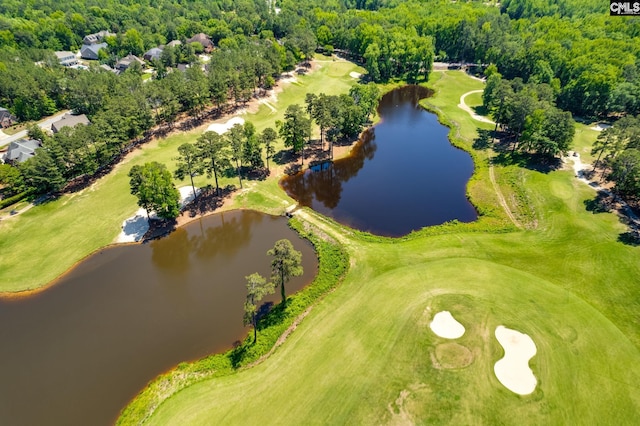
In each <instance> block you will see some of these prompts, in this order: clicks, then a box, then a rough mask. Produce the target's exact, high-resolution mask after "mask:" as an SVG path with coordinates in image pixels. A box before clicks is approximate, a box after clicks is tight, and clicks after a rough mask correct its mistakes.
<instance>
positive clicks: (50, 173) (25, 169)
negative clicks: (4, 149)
mask: <svg viewBox="0 0 640 426" xmlns="http://www.w3.org/2000/svg"><path fill="white" fill-rule="evenodd" d="M18 167H19V169H20V173H21V174H22V176H24V182H25V184H26V186H27V187H28V188H32V189H33V190H34V191H35V192H37V193H39V194H47V193H50V192H58V191H60V190H62V188H64V186H65V184H66V183H67V181H66V179H65V178H64V175H63V169H62V168H61V166H60V164H59V163H58V161H56V158H54V156H53V155H52V154H51V153H50V151H49V150H48V149H45V148H38V149H36V155H35V156H34V157H32V158H29V159H28V160H27V161H25V162H24V163H21V164H20V165H19V166H18Z"/></svg>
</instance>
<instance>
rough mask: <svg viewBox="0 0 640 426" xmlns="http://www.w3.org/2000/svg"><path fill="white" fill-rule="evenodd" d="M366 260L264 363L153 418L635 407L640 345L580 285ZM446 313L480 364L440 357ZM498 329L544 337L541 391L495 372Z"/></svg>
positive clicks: (255, 420) (491, 418) (557, 420)
mask: <svg viewBox="0 0 640 426" xmlns="http://www.w3.org/2000/svg"><path fill="white" fill-rule="evenodd" d="M367 269H368V267H367V266H364V267H363V268H356V269H355V270H354V271H352V273H351V275H350V277H351V278H350V279H349V280H347V281H346V282H345V283H344V284H343V286H342V287H340V288H339V289H338V290H337V291H336V292H335V293H334V294H332V295H331V296H329V297H328V298H327V299H326V300H325V301H324V302H323V303H322V304H321V305H320V306H318V307H316V309H315V310H314V311H313V312H312V314H311V315H310V316H309V317H308V318H307V320H305V322H304V323H303V324H302V325H301V326H300V327H299V328H298V330H296V333H294V335H292V336H291V337H290V341H288V342H287V344H286V345H285V346H284V347H282V348H281V349H279V350H278V351H277V352H276V354H274V355H273V356H272V357H271V358H270V359H269V360H267V361H266V362H265V363H263V364H262V365H260V366H258V367H255V368H253V369H251V370H248V371H243V372H241V373H239V374H236V375H233V376H228V377H223V378H217V379H213V380H207V381H204V382H202V383H199V384H197V385H194V386H192V387H190V388H187V389H185V390H183V391H181V392H180V393H178V394H177V395H175V396H174V397H172V398H170V399H169V400H167V401H166V402H165V403H164V404H162V405H161V406H160V408H159V409H158V410H157V411H156V413H155V414H154V416H153V417H152V418H151V422H150V423H151V424H207V423H208V424H211V423H212V422H213V423H218V422H224V423H225V424H247V425H250V424H327V423H340V424H371V423H387V422H395V421H399V420H402V417H403V416H405V417H406V418H405V420H406V419H407V418H408V419H413V420H416V421H418V422H419V423H427V424H431V423H456V424H477V423H484V424H513V423H515V420H516V419H517V423H518V424H541V423H545V424H566V422H571V423H572V424H576V423H582V424H602V423H603V421H606V422H607V423H608V422H609V421H614V422H616V423H620V422H623V423H628V422H629V421H632V420H633V418H634V416H635V415H636V414H637V413H638V401H637V389H636V383H637V379H638V378H639V377H638V374H637V371H638V370H637V368H634V363H636V362H637V361H638V358H639V356H640V354H639V353H638V350H637V349H636V348H635V347H634V346H633V345H632V344H631V343H630V342H629V340H628V339H626V338H625V336H624V335H623V334H622V333H621V332H620V331H619V330H618V329H617V328H616V327H615V326H614V325H613V324H612V323H611V322H609V321H607V320H606V318H604V317H603V316H602V315H600V314H599V313H598V312H596V311H595V310H594V309H593V308H591V307H590V306H589V305H588V304H586V303H584V302H583V301H581V300H580V299H578V298H576V297H575V296H573V295H571V294H570V293H568V292H565V291H563V290H560V289H558V288H557V287H555V286H554V285H552V284H550V283H548V282H545V281H543V280H540V279H539V278H537V277H535V276H532V275H530V274H526V273H523V272H521V271H517V270H514V269H512V268H508V267H504V266H500V265H497V264H494V263H491V262H485V261H480V260H476V259H446V260H440V261H434V262H426V263H422V264H417V265H411V266H407V267H404V268H398V269H394V270H393V271H391V272H388V273H384V274H382V275H379V276H378V277H376V278H375V279H366V277H367V276H368V275H369V273H368V271H367ZM363 278H364V279H363ZM523 288H527V292H526V296H525V297H523V292H522V289H523ZM444 309H447V310H450V311H451V312H452V313H453V315H454V316H455V317H456V319H458V320H459V321H460V322H462V323H463V324H464V325H465V327H466V328H467V332H466V333H465V335H464V336H463V337H462V338H460V339H458V340H457V342H458V343H459V344H461V345H463V346H465V347H467V348H468V349H469V350H470V351H471V352H472V353H473V355H474V360H473V363H472V364H471V365H470V366H469V367H466V368H462V369H456V370H447V369H439V368H437V367H436V366H434V362H433V360H432V357H433V354H434V351H435V348H436V346H437V345H439V344H442V343H444V342H446V340H445V339H441V338H438V337H437V336H435V335H434V334H433V333H432V332H431V330H430V329H429V327H428V323H429V321H430V319H431V317H432V315H433V314H435V313H436V312H438V311H439V310H444ZM560 318H561V319H562V321H561V322H560V321H558V320H559V319H560ZM500 324H504V325H506V326H508V327H513V328H515V329H518V330H520V331H522V332H526V333H528V334H529V335H530V336H531V337H532V338H533V340H534V341H535V342H536V345H537V347H538V354H537V355H536V356H535V357H534V358H533V359H532V361H531V363H530V365H531V367H532V369H533V371H534V373H535V374H536V376H537V378H538V384H539V385H538V388H537V389H536V391H535V392H534V393H533V394H532V395H531V396H527V397H521V396H518V395H516V394H513V393H511V392H510V391H509V390H507V389H506V388H504V387H503V386H502V385H501V384H500V383H499V382H498V381H497V379H496V378H495V376H494V374H493V365H494V364H495V362H496V361H497V360H498V359H500V358H501V357H502V349H501V347H500V345H499V344H498V342H497V340H495V338H494V337H493V333H494V330H495V327H496V326H497V325H500ZM569 366H570V368H569ZM602 366H605V367H604V369H603V368H602ZM601 371H604V372H606V373H605V374H601ZM403 392H404V393H407V396H406V397H405V398H404V402H402V403H400V405H398V402H397V400H398V399H402V398H400V396H401V395H402V394H403Z"/></svg>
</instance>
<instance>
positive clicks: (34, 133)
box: [27, 124, 47, 142]
mask: <svg viewBox="0 0 640 426" xmlns="http://www.w3.org/2000/svg"><path fill="white" fill-rule="evenodd" d="M27 137H29V138H30V139H35V140H38V141H40V142H44V141H45V139H46V138H47V134H46V133H45V132H44V130H42V128H40V126H38V125H37V124H33V125H31V126H29V128H28V129H27Z"/></svg>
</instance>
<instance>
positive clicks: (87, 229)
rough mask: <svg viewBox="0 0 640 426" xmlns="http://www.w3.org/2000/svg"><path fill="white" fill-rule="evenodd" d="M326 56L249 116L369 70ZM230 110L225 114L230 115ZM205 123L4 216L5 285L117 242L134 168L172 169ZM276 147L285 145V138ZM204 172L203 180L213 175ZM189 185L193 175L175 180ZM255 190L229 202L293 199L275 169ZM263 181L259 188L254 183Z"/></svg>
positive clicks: (274, 205)
mask: <svg viewBox="0 0 640 426" xmlns="http://www.w3.org/2000/svg"><path fill="white" fill-rule="evenodd" d="M319 59H320V60H321V61H322V62H318V63H317V65H316V66H317V69H315V70H314V71H313V72H310V73H309V74H307V75H298V76H296V82H294V83H289V84H288V85H287V86H286V90H285V91H283V92H281V93H280V94H278V100H277V102H274V103H273V105H274V106H275V108H276V110H277V113H273V111H272V110H271V109H270V108H268V107H267V106H266V105H262V106H261V107H260V109H259V110H258V112H257V113H255V114H249V113H245V114H244V115H243V117H244V118H245V119H246V120H250V121H252V122H254V124H256V127H257V128H258V130H260V131H261V130H262V129H263V128H265V127H267V126H272V127H273V126H275V120H277V119H282V117H283V114H284V110H285V109H286V107H287V105H289V104H291V103H299V104H303V103H304V97H305V95H306V93H307V92H321V91H324V92H325V93H328V94H337V93H345V92H347V91H348V90H349V87H350V85H351V84H353V82H354V81H355V80H354V79H353V78H352V77H350V76H349V73H350V72H351V71H362V70H361V69H360V68H359V67H357V66H356V65H355V64H352V63H350V62H345V61H335V62H334V61H331V60H330V59H328V58H326V57H322V56H320V57H319ZM227 119H228V118H225V119H224V120H225V121H226V120H227ZM205 128H206V125H204V126H201V127H200V128H197V129H194V130H193V131H189V132H182V133H176V134H173V135H172V136H169V137H168V138H165V139H162V140H159V141H154V142H151V143H149V144H147V145H146V146H144V147H143V148H142V149H140V150H137V151H136V152H135V153H133V154H132V155H131V156H130V157H129V158H128V159H127V161H126V162H124V163H122V164H120V165H118V166H117V167H116V170H115V171H114V172H112V173H110V174H109V175H107V176H105V177H104V178H102V179H100V180H98V181H97V182H96V183H95V184H94V185H92V186H91V187H90V188H88V189H85V190H83V191H81V192H79V193H76V194H71V195H64V196H62V197H60V198H59V199H57V200H55V201H51V202H48V203H46V204H42V205H39V206H35V207H34V208H32V209H30V210H29V211H27V212H25V213H23V214H20V215H19V216H17V217H12V218H10V219H7V220H2V221H0V252H1V253H2V256H1V257H0V293H2V292H20V291H25V290H32V289H37V288H40V287H43V286H45V285H47V284H48V283H50V282H51V281H52V280H53V279H55V278H56V277H58V276H59V275H61V274H62V273H64V272H65V271H66V270H68V269H69V268H70V267H71V266H73V265H74V264H75V263H76V262H78V261H80V260H81V259H83V258H84V257H85V256H87V255H89V254H90V253H92V252H94V251H95V250H97V249H99V248H101V247H104V246H106V245H108V244H111V243H112V242H113V241H114V239H115V238H116V237H117V235H118V234H119V233H120V227H121V224H122V222H123V221H124V220H125V219H126V218H127V217H130V216H132V215H133V214H134V212H135V211H136V210H137V206H136V199H135V197H133V196H132V195H130V194H129V179H128V177H127V174H128V172H129V170H130V169H131V167H132V166H133V165H135V164H143V163H145V162H148V161H159V162H161V163H164V164H166V165H167V166H168V167H169V169H170V170H173V169H174V168H175V167H174V165H175V160H174V158H175V157H176V156H177V147H178V146H180V145H181V144H182V143H185V142H194V141H195V140H196V139H197V137H198V136H199V135H200V134H201V133H202V131H204V129H205ZM280 144H281V145H280V146H277V147H276V151H277V150H279V149H282V148H283V146H282V142H280ZM212 180H213V179H211V180H208V179H206V178H205V177H199V178H197V179H196V185H198V186H204V185H206V184H208V183H211V181H212ZM220 183H221V185H227V184H235V185H237V178H234V177H229V178H223V179H222V180H221V182H220ZM176 184H177V185H178V186H182V185H188V184H189V183H188V182H187V180H184V181H182V182H176ZM249 186H250V187H251V188H252V191H250V192H248V193H244V194H243V195H242V196H240V197H238V198H237V199H236V201H235V202H234V203H228V204H227V205H226V206H225V209H231V208H236V207H249V206H250V207H252V208H256V209H260V210H264V211H267V212H270V213H274V212H281V211H282V209H283V206H284V207H286V205H288V204H289V203H290V202H291V201H290V199H288V197H286V195H285V194H284V192H283V191H281V190H280V189H279V188H278V186H277V184H276V181H275V178H274V177H272V178H270V179H268V180H267V181H265V182H253V183H250V184H249ZM262 187H264V188H265V190H264V191H261V192H260V194H259V195H258V194H256V192H255V191H257V190H258V188H262Z"/></svg>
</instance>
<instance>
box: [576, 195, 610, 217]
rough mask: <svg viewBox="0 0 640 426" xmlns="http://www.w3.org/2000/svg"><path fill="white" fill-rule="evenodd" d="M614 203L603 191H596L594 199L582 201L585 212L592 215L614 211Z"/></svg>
mask: <svg viewBox="0 0 640 426" xmlns="http://www.w3.org/2000/svg"><path fill="white" fill-rule="evenodd" d="M614 202H615V201H614V199H613V196H612V195H611V194H610V193H607V192H605V191H598V193H597V195H596V197H595V198H593V199H591V200H584V201H583V203H584V205H585V207H586V209H587V211H588V212H591V213H593V214H598V213H608V212H610V211H612V210H614V208H615V206H614Z"/></svg>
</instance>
